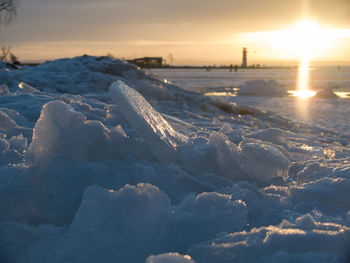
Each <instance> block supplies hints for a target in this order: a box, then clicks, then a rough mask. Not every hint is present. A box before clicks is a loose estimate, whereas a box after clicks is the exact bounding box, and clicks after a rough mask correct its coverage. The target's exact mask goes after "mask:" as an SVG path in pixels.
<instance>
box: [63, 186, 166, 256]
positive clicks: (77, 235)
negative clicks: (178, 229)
mask: <svg viewBox="0 0 350 263" xmlns="http://www.w3.org/2000/svg"><path fill="white" fill-rule="evenodd" d="M169 213H170V201H169V198H168V197H167V195H166V194H164V193H163V192H161V191H160V190H159V189H158V188H157V187H155V186H152V185H149V184H138V185H137V186H130V185H126V186H125V187H124V188H122V189H120V190H119V191H113V190H107V189H104V188H101V187H98V186H92V187H89V188H88V189H87V190H86V191H85V194H84V197H83V200H82V203H81V205H80V208H79V210H78V212H77V214H76V216H75V219H74V221H73V223H72V224H71V226H70V229H69V232H68V236H67V247H66V251H65V253H64V254H65V256H66V257H71V256H73V257H74V258H75V259H76V260H75V261H74V262H76V263H78V262H85V263H87V262H105V263H112V262H115V260H116V259H117V260H118V261H120V262H125V263H127V262H144V261H145V259H146V258H147V256H149V255H151V254H158V253H160V252H162V250H163V251H164V246H165V245H166V242H164V238H165V233H166V232H165V231H166V225H167V217H168V216H169Z"/></svg>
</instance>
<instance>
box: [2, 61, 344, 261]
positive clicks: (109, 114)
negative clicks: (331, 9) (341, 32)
mask: <svg viewBox="0 0 350 263" xmlns="http://www.w3.org/2000/svg"><path fill="white" fill-rule="evenodd" d="M310 72H311V73H310V82H309V85H310V88H312V89H314V90H315V91H317V92H318V94H319V95H320V94H321V95H322V96H319V95H317V96H316V97H313V98H309V99H299V98H296V97H293V96H291V95H290V94H289V93H288V91H290V90H293V89H294V88H295V86H296V85H297V79H298V71H297V70H296V69H266V70H265V69H264V70H245V71H239V72H237V73H235V72H229V71H223V70H212V71H211V72H206V71H204V70H169V69H168V70H164V69H162V70H152V71H142V70H140V69H139V68H137V67H136V66H133V65H131V64H128V63H126V62H124V61H121V60H113V59H110V58H108V57H93V56H87V55H84V56H80V57H75V58H67V59H59V60H55V61H49V62H46V63H44V64H42V65H38V66H36V67H28V66H23V67H22V68H20V69H15V68H13V67H11V66H9V65H7V64H5V63H2V62H1V61H0V262H4V263H34V262H35V263H41V262H42V263H44V262H45V263H58V262H65V263H66V262H67V263H83V262H84V263H96V262H104V263H114V262H122V263H139V262H142V263H143V262H145V263H194V262H197V263H213V262H215V263H231V262H238V263H240V262H242V263H250V262H251V263H253V262H254V263H255V262H262V263H269V262H276V263H277V262H304V263H316V262H317V263H319V262H323V263H346V262H350V252H349V251H350V203H349V200H350V144H349V142H350V134H349V126H350V124H349V115H350V114H349V113H350V107H349V106H348V104H349V102H350V100H349V99H347V98H340V97H335V96H334V94H340V93H334V92H349V91H350V74H349V73H350V69H349V68H347V67H341V68H315V69H312V70H311V71H310ZM342 94H344V93H342Z"/></svg>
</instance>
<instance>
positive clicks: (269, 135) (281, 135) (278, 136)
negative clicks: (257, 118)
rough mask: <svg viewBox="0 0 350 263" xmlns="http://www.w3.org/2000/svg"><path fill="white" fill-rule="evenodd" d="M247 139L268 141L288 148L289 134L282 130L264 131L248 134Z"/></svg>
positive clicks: (271, 129)
mask: <svg viewBox="0 0 350 263" xmlns="http://www.w3.org/2000/svg"><path fill="white" fill-rule="evenodd" d="M245 137H247V138H254V139H258V140H260V141H268V142H271V143H273V144H277V145H281V146H283V147H288V140H289V134H288V132H286V131H284V130H281V129H276V128H269V129H264V130H261V131H258V132H254V133H251V134H248V135H246V136H245Z"/></svg>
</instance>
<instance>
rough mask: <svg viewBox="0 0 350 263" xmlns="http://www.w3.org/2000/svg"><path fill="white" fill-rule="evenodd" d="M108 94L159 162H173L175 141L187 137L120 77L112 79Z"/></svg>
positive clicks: (184, 139) (180, 141)
mask: <svg viewBox="0 0 350 263" xmlns="http://www.w3.org/2000/svg"><path fill="white" fill-rule="evenodd" d="M110 95H111V97H112V99H113V101H114V103H115V104H116V105H117V107H119V109H120V111H121V112H122V113H123V115H124V116H125V118H126V119H127V120H128V121H129V122H130V124H131V125H132V126H133V127H134V129H135V130H136V132H137V133H138V135H139V136H140V137H142V138H143V139H144V140H145V142H146V143H147V144H148V146H149V147H150V149H151V150H152V152H153V154H154V155H155V156H156V157H157V158H158V160H159V161H160V162H163V163H169V162H174V158H175V150H176V148H177V146H178V144H179V143H184V142H186V141H187V140H188V139H187V138H186V136H184V135H182V134H180V133H178V132H176V131H175V130H174V129H173V128H172V127H171V126H170V124H169V123H168V122H167V121H166V120H164V118H163V117H162V115H161V114H160V113H159V112H157V111H156V110H155V109H154V108H153V107H152V106H151V105H150V104H149V102H148V101H147V100H145V99H144V98H143V97H142V95H141V94H140V93H138V92H137V91H136V90H134V89H132V88H129V87H128V86H127V85H125V84H124V83H123V82H122V81H117V82H114V83H112V85H111V87H110Z"/></svg>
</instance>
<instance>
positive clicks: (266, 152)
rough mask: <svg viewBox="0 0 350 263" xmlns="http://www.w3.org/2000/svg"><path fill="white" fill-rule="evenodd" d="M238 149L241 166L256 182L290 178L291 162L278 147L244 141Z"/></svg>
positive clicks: (259, 142) (253, 141)
mask: <svg viewBox="0 0 350 263" xmlns="http://www.w3.org/2000/svg"><path fill="white" fill-rule="evenodd" d="M281 148H282V147H281ZM238 149H239V154H240V158H239V159H240V162H239V165H240V167H241V169H242V170H243V171H244V172H245V173H246V174H247V175H248V176H249V177H250V178H253V179H254V181H255V180H258V181H269V180H271V179H273V178H276V177H282V178H286V177H287V176H288V168H289V160H288V158H287V157H286V156H285V155H284V154H283V151H281V149H280V148H278V147H277V146H274V145H273V144H269V143H263V142H261V141H258V140H256V141H255V140H243V141H242V142H241V143H240V144H239V148H238Z"/></svg>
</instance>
